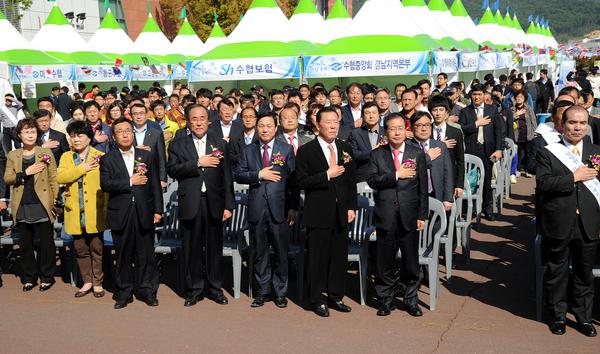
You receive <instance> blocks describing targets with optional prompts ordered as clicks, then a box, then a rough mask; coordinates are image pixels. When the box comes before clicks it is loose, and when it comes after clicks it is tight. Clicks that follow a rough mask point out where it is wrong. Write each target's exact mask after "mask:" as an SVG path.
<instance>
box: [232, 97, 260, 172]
mask: <svg viewBox="0 0 600 354" xmlns="http://www.w3.org/2000/svg"><path fill="white" fill-rule="evenodd" d="M240 115H241V117H242V119H241V121H242V126H243V128H244V131H243V133H242V134H241V135H239V136H237V137H236V138H235V139H233V140H231V141H229V147H230V155H231V165H232V166H233V167H234V168H235V166H237V164H238V162H239V160H240V155H241V154H242V150H243V149H244V146H246V145H250V144H252V143H254V142H256V141H258V132H257V131H256V117H257V114H256V110H255V109H254V107H246V108H244V109H242V111H241V112H240Z"/></svg>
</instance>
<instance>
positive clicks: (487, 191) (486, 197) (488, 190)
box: [467, 144, 494, 214]
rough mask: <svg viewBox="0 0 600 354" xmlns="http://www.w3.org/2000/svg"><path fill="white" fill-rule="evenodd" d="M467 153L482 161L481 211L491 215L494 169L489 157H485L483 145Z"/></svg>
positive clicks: (492, 208)
mask: <svg viewBox="0 0 600 354" xmlns="http://www.w3.org/2000/svg"><path fill="white" fill-rule="evenodd" d="M467 153H468V154H473V155H475V156H477V157H479V158H480V159H481V160H482V161H483V170H484V171H485V176H484V178H483V203H482V211H484V212H486V213H488V214H491V213H492V212H493V210H494V206H493V205H492V198H493V196H494V195H493V193H494V192H493V191H492V170H493V168H494V164H493V163H492V161H491V160H490V157H489V156H486V154H485V150H484V149H483V145H479V144H477V145H476V148H475V151H473V152H467Z"/></svg>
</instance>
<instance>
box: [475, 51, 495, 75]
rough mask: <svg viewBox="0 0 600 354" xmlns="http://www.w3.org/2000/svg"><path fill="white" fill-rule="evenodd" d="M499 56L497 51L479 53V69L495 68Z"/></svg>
mask: <svg viewBox="0 0 600 354" xmlns="http://www.w3.org/2000/svg"><path fill="white" fill-rule="evenodd" d="M497 62H498V56H497V55H496V53H479V68H478V70H479V71H483V70H495V69H496V63H497Z"/></svg>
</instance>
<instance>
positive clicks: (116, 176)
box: [100, 148, 163, 230]
mask: <svg viewBox="0 0 600 354" xmlns="http://www.w3.org/2000/svg"><path fill="white" fill-rule="evenodd" d="M133 155H134V158H135V160H134V161H135V162H136V163H145V164H146V166H147V169H148V172H147V173H146V176H147V177H148V182H147V183H146V184H145V185H142V186H132V185H131V177H129V173H128V171H127V166H126V165H125V160H123V156H122V155H121V150H119V149H118V148H116V149H114V150H112V151H110V152H109V153H107V154H106V155H104V156H102V158H101V159H100V187H101V188H102V190H103V191H104V192H106V193H108V205H107V208H108V212H107V220H108V223H107V224H108V227H109V228H110V229H111V230H123V229H124V228H125V226H126V224H127V216H128V214H129V213H128V212H129V210H130V209H131V203H132V201H133V199H134V198H135V208H136V211H137V216H138V220H139V223H140V225H141V226H142V227H143V228H145V229H151V228H153V227H154V214H162V213H163V196H162V189H161V187H160V178H159V175H158V168H157V166H156V165H155V161H156V158H155V157H154V155H153V153H152V152H148V151H146V150H142V149H137V148H134V153H133ZM134 168H135V167H134Z"/></svg>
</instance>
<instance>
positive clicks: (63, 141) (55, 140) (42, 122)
mask: <svg viewBox="0 0 600 354" xmlns="http://www.w3.org/2000/svg"><path fill="white" fill-rule="evenodd" d="M33 118H34V119H35V123H36V125H37V129H38V143H37V144H38V145H39V146H41V147H43V148H46V149H50V150H51V151H52V155H54V161H56V162H57V163H58V162H59V161H60V157H61V156H62V154H63V153H65V152H66V151H69V150H70V147H69V142H68V141H67V137H66V136H65V135H64V134H63V133H61V132H59V131H56V130H54V129H52V128H50V112H48V111H47V110H45V109H39V110H37V111H35V112H33Z"/></svg>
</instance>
